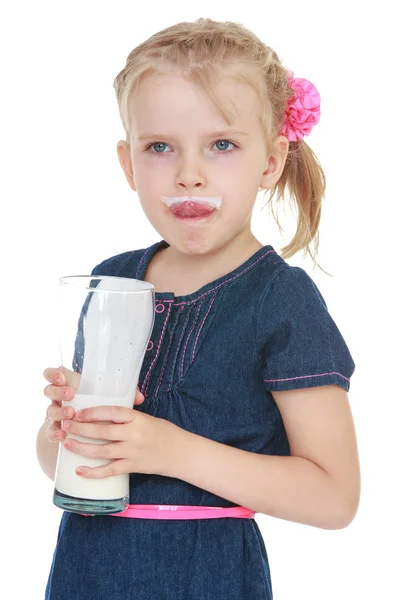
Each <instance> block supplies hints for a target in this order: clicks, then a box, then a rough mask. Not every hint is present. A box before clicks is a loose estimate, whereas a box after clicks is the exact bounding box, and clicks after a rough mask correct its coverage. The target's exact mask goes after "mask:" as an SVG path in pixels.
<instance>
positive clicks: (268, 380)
mask: <svg viewBox="0 0 400 600" xmlns="http://www.w3.org/2000/svg"><path fill="white" fill-rule="evenodd" d="M325 375H339V376H340V377H343V379H346V381H350V379H347V377H345V376H344V375H341V374H340V373H336V372H333V373H321V374H320V375H302V376H301V377H288V378H287V379H264V381H267V382H268V383H271V382H273V381H293V379H307V377H324V376H325Z"/></svg>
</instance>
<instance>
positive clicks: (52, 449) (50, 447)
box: [36, 418, 59, 481]
mask: <svg viewBox="0 0 400 600" xmlns="http://www.w3.org/2000/svg"><path fill="white" fill-rule="evenodd" d="M51 423H52V420H51V419H49V418H46V420H45V422H44V423H43V425H42V426H41V428H40V429H39V431H38V434H37V437H36V455H37V459H38V462H39V465H40V467H41V469H42V471H43V472H44V473H45V474H46V475H47V477H50V479H51V480H52V481H54V477H55V473H56V465H57V455H58V446H59V442H55V441H54V442H51V441H50V440H49V439H48V438H47V436H46V431H47V428H48V427H49V426H50V425H51Z"/></svg>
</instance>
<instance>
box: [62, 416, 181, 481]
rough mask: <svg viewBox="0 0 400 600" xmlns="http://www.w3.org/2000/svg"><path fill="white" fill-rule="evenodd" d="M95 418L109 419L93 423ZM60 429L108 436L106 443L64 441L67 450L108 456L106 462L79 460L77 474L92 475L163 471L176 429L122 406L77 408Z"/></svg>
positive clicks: (101, 436)
mask: <svg viewBox="0 0 400 600" xmlns="http://www.w3.org/2000/svg"><path fill="white" fill-rule="evenodd" d="M96 421H111V423H105V424H104V423H102V424H96ZM62 429H63V430H64V431H66V432H67V433H73V434H76V435H81V436H84V437H87V438H95V439H102V440H110V443H106V444H97V443H83V442H79V441H78V440H75V439H72V438H68V439H66V440H65V442H64V447H65V448H66V449H67V450H69V451H70V452H75V453H77V454H80V455H81V456H88V457H93V458H103V459H109V460H111V462H110V463H108V464H107V465H104V466H101V467H94V468H90V467H87V466H85V465H84V462H83V464H82V466H81V467H78V469H76V473H77V474H78V475H81V476H82V477H88V478H95V479H102V478H104V477H110V476H112V475H121V474H122V473H148V474H155V475H166V474H167V472H168V467H169V466H171V464H170V458H169V453H168V451H169V449H171V448H173V439H175V437H174V436H176V435H178V433H179V431H180V428H179V427H178V426H177V425H175V424H174V423H171V422H170V421H167V420H165V419H160V418H158V417H153V416H151V415H147V414H146V413H142V412H139V411H137V410H134V409H132V408H125V407H122V406H95V407H92V408H85V409H83V410H80V411H79V412H77V413H76V415H75V418H74V419H73V420H69V421H68V420H67V421H63V425H62ZM78 470H79V471H82V472H81V473H80V472H78Z"/></svg>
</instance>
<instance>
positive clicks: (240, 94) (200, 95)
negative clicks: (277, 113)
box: [129, 74, 260, 137]
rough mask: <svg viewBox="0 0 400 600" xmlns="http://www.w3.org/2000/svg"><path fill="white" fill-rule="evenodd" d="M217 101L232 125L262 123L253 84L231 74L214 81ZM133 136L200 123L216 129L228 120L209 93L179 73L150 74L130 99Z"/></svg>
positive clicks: (193, 125)
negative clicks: (237, 79) (236, 78)
mask: <svg viewBox="0 0 400 600" xmlns="http://www.w3.org/2000/svg"><path fill="white" fill-rule="evenodd" d="M213 92H214V94H215V95H216V98H217V101H218V102H219V103H221V104H222V106H223V109H224V111H225V112H226V113H227V114H228V118H229V119H230V121H231V123H230V125H231V126H232V127H233V126H240V128H241V129H242V130H246V131H249V132H250V131H251V130H252V129H253V128H254V127H258V126H259V117H260V104H259V99H258V97H257V95H256V93H255V91H254V90H253V89H252V87H251V86H250V85H248V84H245V83H240V82H237V81H235V80H233V79H232V78H229V77H222V78H220V79H219V80H218V81H217V82H215V84H213ZM129 112H130V122H131V130H132V134H133V136H134V137H139V136H141V135H142V134H143V133H144V132H148V131H150V132H151V131H152V129H153V130H154V131H166V130H168V131H169V130H170V128H171V127H173V128H175V129H179V130H185V129H186V130H187V128H189V129H193V128H195V127H196V125H197V126H199V127H200V126H201V127H202V128H204V125H205V124H206V125H207V130H210V131H213V130H214V129H215V130H218V129H222V128H226V127H227V126H228V122H227V121H226V119H225V118H224V117H223V115H222V114H221V113H220V111H219V110H218V108H217V106H215V104H214V102H213V101H212V100H211V98H210V97H209V95H208V94H207V92H206V91H205V90H203V89H202V88H201V87H200V86H198V85H196V84H195V83H194V82H192V81H190V80H188V79H185V78H183V77H182V76H179V75H172V74H157V75H153V74H152V75H149V76H147V77H146V78H145V79H144V80H143V81H141V82H140V84H139V87H138V89H137V91H136V92H135V94H134V95H133V96H132V97H131V98H130V102H129Z"/></svg>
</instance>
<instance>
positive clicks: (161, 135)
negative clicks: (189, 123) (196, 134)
mask: <svg viewBox="0 0 400 600" xmlns="http://www.w3.org/2000/svg"><path fill="white" fill-rule="evenodd" d="M230 135H249V134H248V133H246V132H245V131H229V130H226V131H214V133H208V134H205V136H204V137H221V136H230ZM174 137H175V136H174V135H171V134H168V133H144V134H143V135H140V136H138V138H137V139H138V140H149V139H152V138H157V139H163V138H170V139H173V138H174Z"/></svg>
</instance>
